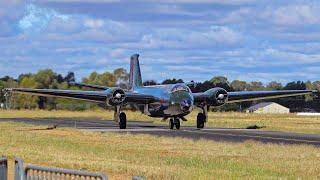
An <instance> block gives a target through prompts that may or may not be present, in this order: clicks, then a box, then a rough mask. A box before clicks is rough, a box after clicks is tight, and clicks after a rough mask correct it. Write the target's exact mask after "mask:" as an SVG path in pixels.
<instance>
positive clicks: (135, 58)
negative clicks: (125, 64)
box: [129, 54, 142, 89]
mask: <svg viewBox="0 0 320 180" xmlns="http://www.w3.org/2000/svg"><path fill="white" fill-rule="evenodd" d="M129 86H130V88H131V89H134V88H135V87H139V86H142V79H141V72H140V65H139V54H134V55H132V56H131V58H130V80H129Z"/></svg>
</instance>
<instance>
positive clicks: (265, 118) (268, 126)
mask: <svg viewBox="0 0 320 180" xmlns="http://www.w3.org/2000/svg"><path fill="white" fill-rule="evenodd" d="M126 113H127V119H128V120H129V121H149V122H154V123H162V124H163V123H166V124H167V122H161V121H160V119H159V118H158V119H157V118H151V117H148V116H146V115H143V114H141V113H140V112H132V111H127V112H126ZM196 116H197V111H196V110H195V111H193V112H192V113H191V114H190V115H188V116H187V117H186V118H187V119H188V120H189V121H188V122H182V126H183V125H194V126H195V124H196V121H195V119H196ZM18 117H25V118H55V117H64V118H76V117H82V118H85V117H94V118H98V119H103V120H112V119H113V112H112V111H103V110H96V111H83V112H73V111H42V110H35V111H28V110H21V111H16V110H11V111H3V110H2V111H1V110H0V118H18ZM252 125H257V126H264V127H265V128H263V129H261V130H275V131H286V132H298V133H308V134H320V117H319V116H318V117H317V116H316V117H312V116H297V115H296V114H252V113H236V112H225V113H218V112H217V113H214V112H210V113H209V121H208V123H207V127H218V128H247V127H248V126H252Z"/></svg>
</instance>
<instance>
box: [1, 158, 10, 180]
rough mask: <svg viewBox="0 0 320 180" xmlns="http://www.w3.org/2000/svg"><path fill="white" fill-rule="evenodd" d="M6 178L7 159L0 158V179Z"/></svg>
mask: <svg viewBox="0 0 320 180" xmlns="http://www.w3.org/2000/svg"><path fill="white" fill-rule="evenodd" d="M7 177H8V161H7V158H4V157H0V179H1V180H2V179H4V180H6V179H7Z"/></svg>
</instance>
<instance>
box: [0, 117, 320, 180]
mask: <svg viewBox="0 0 320 180" xmlns="http://www.w3.org/2000/svg"><path fill="white" fill-rule="evenodd" d="M39 128H45V127H41V126H40V127H39V126H32V125H26V124H18V123H7V122H1V123H0V155H6V156H8V157H9V158H11V159H13V158H14V157H21V158H22V159H24V160H25V162H26V163H33V164H41V165H46V166H50V167H62V168H74V169H83V170H90V171H99V172H103V173H105V174H107V175H108V176H109V178H110V179H130V178H131V176H133V175H139V176H143V177H147V178H148V179H238V178H241V179H272V178H285V179H298V178H300V179H301V178H302V179H319V178H320V149H319V148H317V147H313V146H308V145H279V144H262V143H258V142H253V141H249V142H244V143H226V142H214V141H205V140H199V141H193V140H189V139H182V138H164V137H154V136H149V135H132V134H115V133H106V134H101V133H90V132H83V131H80V130H75V129H55V130H35V129H39Z"/></svg>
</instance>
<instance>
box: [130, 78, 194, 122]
mask: <svg viewBox="0 0 320 180" xmlns="http://www.w3.org/2000/svg"><path fill="white" fill-rule="evenodd" d="M133 92H135V93H139V94H145V95H152V96H154V97H156V98H158V99H159V102H156V103H150V104H149V105H148V112H149V114H148V115H149V116H152V117H181V116H185V115H187V114H189V113H190V112H191V111H192V109H193V105H194V99H193V96H192V92H191V90H190V88H189V87H188V86H186V85H185V84H172V85H171V84H169V85H156V86H141V87H135V88H134V89H133Z"/></svg>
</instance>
